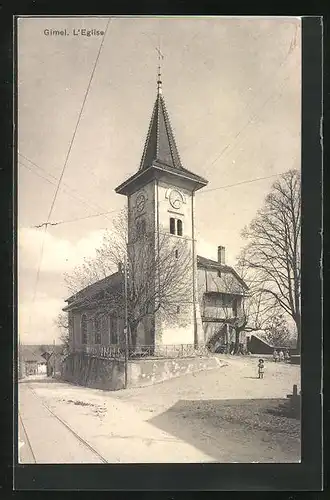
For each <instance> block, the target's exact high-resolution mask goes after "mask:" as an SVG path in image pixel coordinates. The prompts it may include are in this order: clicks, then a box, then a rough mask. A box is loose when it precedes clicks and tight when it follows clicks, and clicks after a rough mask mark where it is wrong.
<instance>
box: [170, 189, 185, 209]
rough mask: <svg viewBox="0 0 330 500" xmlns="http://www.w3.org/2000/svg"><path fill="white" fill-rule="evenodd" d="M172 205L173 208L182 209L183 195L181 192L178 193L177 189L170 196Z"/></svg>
mask: <svg viewBox="0 0 330 500" xmlns="http://www.w3.org/2000/svg"><path fill="white" fill-rule="evenodd" d="M170 204H171V205H172V207H173V208H175V209H176V210H178V209H179V208H181V205H182V194H181V193H180V191H177V190H176V189H173V190H172V191H171V194H170Z"/></svg>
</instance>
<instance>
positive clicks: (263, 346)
mask: <svg viewBox="0 0 330 500" xmlns="http://www.w3.org/2000/svg"><path fill="white" fill-rule="evenodd" d="M274 349H276V350H277V351H281V350H282V351H288V350H289V351H293V349H292V348H289V347H288V346H283V345H274V344H273V343H271V342H268V341H267V340H265V338H263V337H262V332H261V333H258V332H253V333H252V334H251V335H250V336H248V337H247V350H248V351H249V352H250V353H251V354H273V352H274Z"/></svg>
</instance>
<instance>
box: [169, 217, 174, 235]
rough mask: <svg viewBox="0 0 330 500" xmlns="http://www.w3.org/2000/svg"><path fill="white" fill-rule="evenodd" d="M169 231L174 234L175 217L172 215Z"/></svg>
mask: <svg viewBox="0 0 330 500" xmlns="http://www.w3.org/2000/svg"><path fill="white" fill-rule="evenodd" d="M170 233H171V234H175V219H174V218H173V217H171V218H170Z"/></svg>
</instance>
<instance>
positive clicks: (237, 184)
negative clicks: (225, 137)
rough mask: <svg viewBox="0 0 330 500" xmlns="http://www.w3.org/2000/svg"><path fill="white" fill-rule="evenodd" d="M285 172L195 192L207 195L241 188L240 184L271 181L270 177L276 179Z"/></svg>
mask: <svg viewBox="0 0 330 500" xmlns="http://www.w3.org/2000/svg"><path fill="white" fill-rule="evenodd" d="M283 174H285V172H279V173H278V174H273V175H267V176H266V177H256V178H255V179H250V180H246V181H242V182H236V183H235V184H228V185H227V186H219V187H216V188H211V189H205V190H203V191H197V192H198V193H200V194H203V193H209V192H210V191H217V190H218V189H228V188H231V187H235V186H241V185H242V184H250V183H251V182H257V181H262V180H264V179H271V178H272V177H277V176H278V175H283Z"/></svg>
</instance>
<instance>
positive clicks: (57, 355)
mask: <svg viewBox="0 0 330 500" xmlns="http://www.w3.org/2000/svg"><path fill="white" fill-rule="evenodd" d="M18 361H19V363H18V370H19V373H18V375H19V378H24V377H26V376H32V375H47V376H51V375H53V374H55V373H60V371H61V368H60V366H61V362H62V346H61V345H55V346H54V345H27V344H25V345H23V344H21V345H20V346H19V353H18Z"/></svg>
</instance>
